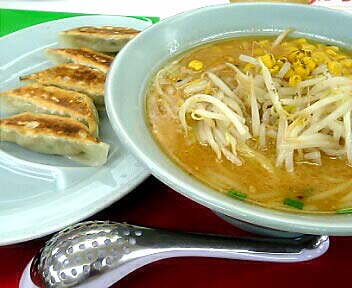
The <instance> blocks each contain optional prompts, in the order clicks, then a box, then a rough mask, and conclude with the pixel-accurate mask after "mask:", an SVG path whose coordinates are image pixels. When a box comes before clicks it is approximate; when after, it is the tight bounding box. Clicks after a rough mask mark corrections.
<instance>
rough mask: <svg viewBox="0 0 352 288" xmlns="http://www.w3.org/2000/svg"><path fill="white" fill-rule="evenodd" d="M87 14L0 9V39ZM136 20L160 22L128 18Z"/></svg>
mask: <svg viewBox="0 0 352 288" xmlns="http://www.w3.org/2000/svg"><path fill="white" fill-rule="evenodd" d="M82 15H87V14H81V13H65V12H46V11H31V10H12V9H0V37H1V36H4V35H6V34H9V33H12V32H15V31H17V30H20V29H23V28H25V27H28V26H33V25H35V24H39V23H43V22H48V21H52V20H56V19H61V18H67V17H73V16H82ZM130 17H134V18H138V19H142V20H143V19H146V18H148V19H150V20H151V21H152V22H153V23H156V22H158V21H159V20H160V18H158V17H150V16H130Z"/></svg>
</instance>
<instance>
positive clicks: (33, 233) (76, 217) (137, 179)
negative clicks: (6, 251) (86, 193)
mask: <svg viewBox="0 0 352 288" xmlns="http://www.w3.org/2000/svg"><path fill="white" fill-rule="evenodd" d="M78 18H79V19H82V21H85V20H87V21H89V20H91V19H92V18H93V19H94V18H99V19H102V20H103V19H104V18H106V19H107V22H108V20H109V19H112V18H115V21H116V18H119V19H120V20H121V21H123V20H124V19H130V20H131V21H134V22H136V23H138V22H139V23H143V24H145V28H144V29H147V28H148V27H149V26H151V25H152V21H151V20H150V19H149V18H145V19H146V20H148V21H146V20H142V19H138V18H134V17H132V16H122V15H116V16H114V15H80V16H69V17H65V18H61V19H56V20H51V21H46V22H43V23H39V24H35V25H32V26H28V27H25V28H23V29H20V30H17V31H14V32H12V33H9V34H6V35H4V36H2V37H1V38H0V41H2V40H7V39H8V38H13V37H17V34H20V35H21V34H22V33H26V32H27V31H32V30H37V29H41V28H42V27H47V26H48V25H49V26H51V25H53V23H54V24H56V23H57V25H60V23H62V22H73V21H76V19H78ZM143 19H144V18H143ZM91 25H94V24H91ZM121 25H123V24H121ZM126 25H127V24H126ZM109 122H110V120H109ZM110 124H111V122H110ZM112 132H113V133H114V134H115V136H116V137H118V138H119V139H120V137H119V135H116V133H115V132H114V130H112ZM119 146H124V145H123V143H121V142H120V143H119ZM123 148H124V149H123V150H122V151H123V156H119V157H118V158H117V159H116V161H118V159H125V158H126V159H128V158H130V157H132V159H134V160H136V162H137V163H139V164H141V165H140V166H139V167H138V168H139V169H140V170H138V171H136V175H135V176H134V177H132V180H129V181H128V182H127V183H128V184H125V183H124V184H123V185H121V186H119V187H118V188H117V189H115V188H112V190H111V191H109V192H108V193H107V194H102V195H103V196H101V197H100V198H98V201H99V203H98V204H96V205H92V204H93V202H92V203H89V204H90V205H91V208H90V209H89V210H87V207H85V206H84V205H82V206H81V207H80V208H79V210H80V211H81V212H84V211H86V212H84V213H76V212H77V210H72V211H71V212H70V213H68V214H65V216H64V217H63V218H62V219H60V220H59V221H58V218H57V217H53V216H51V218H53V220H52V222H51V223H50V225H49V226H43V225H40V223H34V225H31V227H30V228H29V229H23V228H22V229H18V230H11V231H6V230H5V231H4V230H3V231H0V233H1V234H2V235H1V237H0V246H6V245H12V244H18V243H23V242H27V241H30V240H33V239H37V238H41V237H44V236H47V235H49V234H52V233H54V232H56V231H58V230H60V229H63V228H64V227H67V226H69V225H71V224H73V223H76V222H79V221H81V220H83V219H86V218H89V217H91V216H92V215H94V214H96V213H98V212H99V211H101V210H103V209H105V208H106V207H108V206H110V205H112V204H113V203H115V202H116V201H118V200H119V199H121V198H123V197H124V196H126V195H127V194H128V193H129V192H131V191H132V190H134V189H135V188H136V187H137V186H138V185H139V184H141V183H142V182H143V181H144V180H145V179H146V178H148V177H149V176H150V173H149V171H148V169H147V167H146V166H145V165H143V163H141V162H140V161H139V160H138V159H137V158H136V157H135V156H134V155H133V154H132V153H131V152H130V151H129V150H128V149H126V148H125V147H123ZM20 160H23V159H20ZM23 161H26V162H28V161H27V160H23ZM33 164H37V163H33ZM133 164H134V163H133V162H132V164H131V165H133ZM39 165H41V167H43V168H45V167H46V166H47V165H46V164H39ZM49 166H51V165H49ZM54 167H59V166H54ZM102 167H104V166H102ZM77 168H80V167H77ZM112 168H113V167H112ZM1 170H2V169H0V173H1ZM109 170H110V169H109ZM101 172H102V171H101V170H100V169H99V170H97V171H96V172H95V173H94V174H93V175H95V174H99V173H101ZM74 186H76V184H75V185H74ZM75 190H76V189H75ZM55 192H56V193H58V192H57V191H55ZM72 197H75V196H72ZM96 201H97V200H96ZM44 207H45V205H44ZM15 214H16V212H15ZM43 216H45V215H43ZM46 216H48V215H46ZM6 218H7V219H8V220H9V221H8V222H7V223H8V224H6V225H2V226H1V228H4V227H6V226H8V227H9V226H12V225H15V224H16V223H15V222H11V221H15V220H18V219H13V220H12V219H11V216H6ZM37 218H38V217H37ZM33 220H34V219H33ZM22 227H23V226H22Z"/></svg>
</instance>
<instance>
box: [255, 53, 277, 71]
mask: <svg viewBox="0 0 352 288" xmlns="http://www.w3.org/2000/svg"><path fill="white" fill-rule="evenodd" d="M258 58H259V59H260V60H261V61H262V62H263V64H264V65H265V66H266V67H268V68H272V67H273V66H274V65H275V62H276V61H275V58H274V55H272V54H265V55H263V56H260V57H258Z"/></svg>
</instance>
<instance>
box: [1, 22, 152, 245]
mask: <svg viewBox="0 0 352 288" xmlns="http://www.w3.org/2000/svg"><path fill="white" fill-rule="evenodd" d="M84 25H93V26H101V25H113V26H128V27H132V28H135V29H139V30H142V29H144V28H146V27H148V26H150V25H151V22H149V21H142V20H138V19H134V18H128V17H121V16H81V17H73V18H65V19H61V20H56V21H51V22H47V23H43V24H39V25H36V26H32V27H29V28H26V29H23V30H20V31H17V32H15V33H12V34H10V35H8V36H5V37H2V38H0V91H3V90H7V89H11V88H15V87H18V86H20V83H19V80H18V77H19V76H20V75H26V74H29V73H32V72H34V71H38V70H41V69H44V68H47V67H49V66H52V65H53V64H52V63H50V62H49V61H47V60H46V59H45V57H44V55H43V53H42V52H43V48H46V47H55V46H57V45H58V44H57V33H58V32H59V31H61V30H65V29H70V28H74V27H79V26H84ZM117 57H118V56H117ZM0 116H6V115H0ZM100 116H101V117H100V118H101V119H100V121H101V124H100V137H101V140H102V141H104V142H106V143H109V144H110V145H111V147H110V152H109V157H108V162H107V163H106V164H105V165H104V166H102V167H85V166H82V165H80V164H77V163H75V162H72V161H70V160H68V159H66V158H64V157H61V156H51V155H44V154H39V153H35V152H31V151H29V150H26V149H23V148H21V147H20V146H18V145H16V144H12V143H7V142H0V245H7V244H13V243H17V242H23V241H26V240H30V239H34V238H38V237H41V236H44V235H47V234H50V233H52V232H54V231H57V230H59V229H61V228H63V227H65V226H67V225H69V224H72V223H74V222H77V221H80V220H82V219H84V218H87V217H88V216H90V215H92V214H94V213H96V212H98V211H99V210H102V209H103V208H105V207H107V206H109V205H110V204H112V203H113V202H115V201H116V200H118V199H120V198H121V197H123V196H124V195H126V194H127V193H128V192H129V191H131V190H132V189H133V188H135V187H136V186H137V185H138V184H139V183H141V182H142V181H143V180H144V179H145V178H146V177H147V176H148V172H147V170H146V169H145V168H144V167H143V166H142V165H141V164H140V162H139V161H137V160H136V159H135V158H134V157H133V156H132V155H131V154H129V153H128V152H127V151H126V150H125V149H124V148H123V146H122V145H121V143H120V142H119V141H118V139H117V137H116V136H115V134H114V132H113V130H112V128H111V126H110V123H109V121H108V118H107V116H106V114H105V113H100Z"/></svg>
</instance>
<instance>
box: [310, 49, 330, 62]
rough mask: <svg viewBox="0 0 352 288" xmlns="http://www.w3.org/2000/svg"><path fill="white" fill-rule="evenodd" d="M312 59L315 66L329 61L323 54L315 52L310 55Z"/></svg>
mask: <svg viewBox="0 0 352 288" xmlns="http://www.w3.org/2000/svg"><path fill="white" fill-rule="evenodd" d="M312 58H313V60H314V62H315V63H317V64H326V63H327V62H328V61H329V58H328V57H327V55H326V54H325V53H324V52H321V51H317V52H313V53H312Z"/></svg>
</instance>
